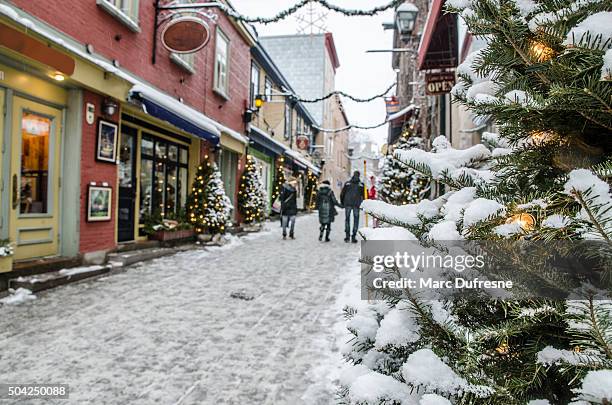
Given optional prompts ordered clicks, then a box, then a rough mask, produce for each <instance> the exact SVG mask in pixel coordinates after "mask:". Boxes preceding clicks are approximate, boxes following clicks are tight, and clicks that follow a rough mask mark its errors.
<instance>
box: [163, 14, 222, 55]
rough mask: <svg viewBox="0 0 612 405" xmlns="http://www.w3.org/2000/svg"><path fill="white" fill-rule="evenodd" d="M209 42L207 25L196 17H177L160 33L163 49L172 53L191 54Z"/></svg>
mask: <svg viewBox="0 0 612 405" xmlns="http://www.w3.org/2000/svg"><path fill="white" fill-rule="evenodd" d="M209 40H210V28H209V27H208V24H206V22H204V21H203V20H202V19H200V18H196V17H190V16H185V17H179V18H176V19H174V20H172V21H170V22H169V23H168V24H167V25H166V26H165V27H164V30H163V31H162V33H161V41H162V44H163V45H164V47H165V48H166V49H167V50H169V51H170V52H174V53H193V52H196V51H199V50H200V49H202V48H204V47H205V46H206V44H207V43H208V41H209Z"/></svg>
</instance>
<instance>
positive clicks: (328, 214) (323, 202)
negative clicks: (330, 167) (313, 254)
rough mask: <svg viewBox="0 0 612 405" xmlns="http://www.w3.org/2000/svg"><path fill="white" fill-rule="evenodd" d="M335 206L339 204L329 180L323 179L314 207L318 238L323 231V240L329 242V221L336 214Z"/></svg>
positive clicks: (331, 220) (321, 235)
mask: <svg viewBox="0 0 612 405" xmlns="http://www.w3.org/2000/svg"><path fill="white" fill-rule="evenodd" d="M336 206H338V207H340V206H341V205H340V204H339V203H338V200H336V196H335V195H334V192H333V190H332V189H331V187H330V182H329V180H325V181H323V183H322V184H321V186H320V187H319V191H318V192H317V199H316V207H317V210H319V223H320V224H321V226H320V227H319V230H320V232H319V240H323V232H325V242H329V234H330V233H331V223H332V222H334V218H335V217H336V215H338V211H336Z"/></svg>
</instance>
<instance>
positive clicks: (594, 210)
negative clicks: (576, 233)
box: [564, 169, 612, 238]
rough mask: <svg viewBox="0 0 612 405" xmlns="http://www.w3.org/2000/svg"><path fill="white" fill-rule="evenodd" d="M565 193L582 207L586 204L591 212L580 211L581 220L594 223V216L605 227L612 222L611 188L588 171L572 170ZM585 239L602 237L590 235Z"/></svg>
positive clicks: (583, 209) (594, 234)
mask: <svg viewBox="0 0 612 405" xmlns="http://www.w3.org/2000/svg"><path fill="white" fill-rule="evenodd" d="M564 192H565V193H566V194H568V195H571V196H573V197H574V198H575V199H576V200H577V201H578V202H579V203H580V204H581V205H584V204H586V205H587V207H588V208H589V210H588V211H587V209H585V207H584V206H583V208H582V209H581V210H580V214H579V215H580V218H581V219H583V220H584V221H587V222H590V223H592V222H593V218H592V216H594V217H595V219H596V221H597V222H599V224H600V225H603V226H604V227H605V226H606V224H608V227H609V225H610V222H612V195H611V194H610V186H609V185H608V183H606V182H605V181H603V180H601V179H600V178H599V177H597V176H596V175H595V174H593V173H592V172H591V171H589V170H587V169H576V170H572V171H571V172H570V174H569V180H568V181H567V182H566V183H565V186H564ZM585 237H588V238H599V237H602V235H599V234H596V233H588V234H587V235H586V236H585Z"/></svg>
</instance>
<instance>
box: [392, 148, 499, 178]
mask: <svg viewBox="0 0 612 405" xmlns="http://www.w3.org/2000/svg"><path fill="white" fill-rule="evenodd" d="M395 157H396V158H398V159H399V160H400V161H402V162H403V163H406V164H413V163H416V164H419V165H424V166H426V167H427V168H428V169H429V170H430V172H431V174H432V176H433V177H434V178H435V179H439V178H440V177H442V175H444V174H450V173H451V172H453V171H454V170H457V169H459V168H463V167H464V166H470V165H471V164H473V163H476V162H479V161H482V160H485V159H487V158H489V157H491V151H489V149H487V148H486V146H484V145H482V144H477V145H474V146H472V147H470V148H467V149H453V148H450V149H444V150H440V151H438V152H425V151H424V150H422V149H410V150H400V151H396V152H395Z"/></svg>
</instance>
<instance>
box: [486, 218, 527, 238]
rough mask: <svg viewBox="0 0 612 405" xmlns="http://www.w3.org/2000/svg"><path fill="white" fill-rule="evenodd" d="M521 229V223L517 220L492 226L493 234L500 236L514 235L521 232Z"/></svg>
mask: <svg viewBox="0 0 612 405" xmlns="http://www.w3.org/2000/svg"><path fill="white" fill-rule="evenodd" d="M522 231H523V228H522V227H521V224H520V222H518V221H517V222H512V223H509V224H502V225H498V226H496V227H495V228H493V232H495V234H497V235H499V236H502V237H508V236H512V235H516V234H519V233H521V232H522Z"/></svg>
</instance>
